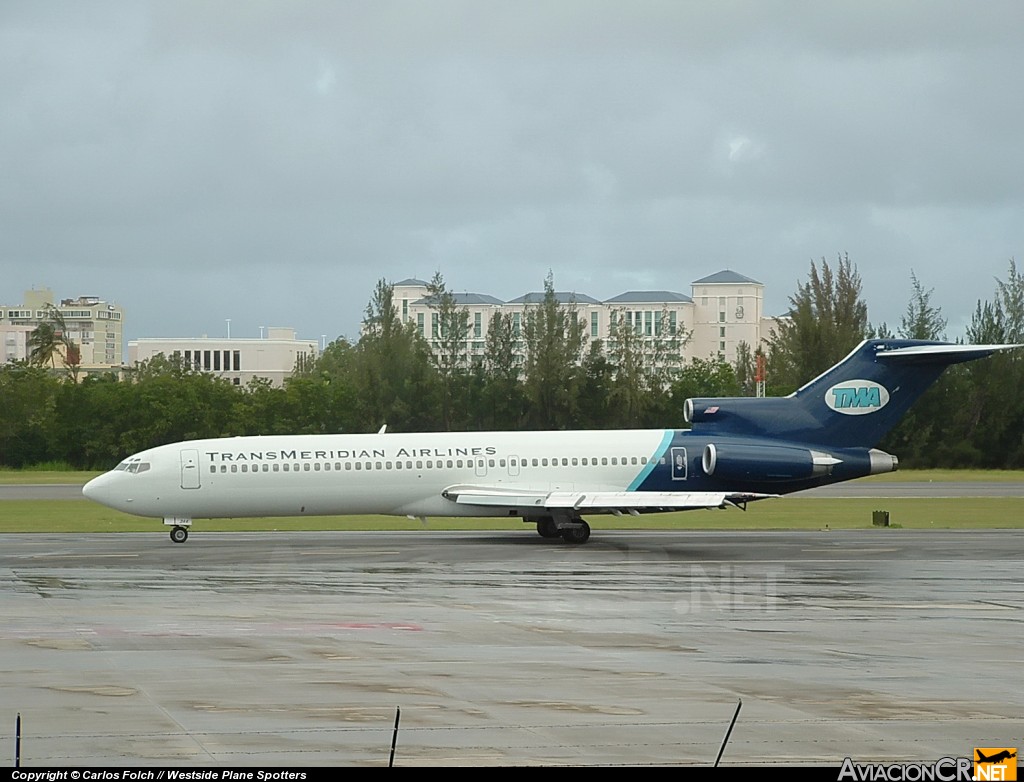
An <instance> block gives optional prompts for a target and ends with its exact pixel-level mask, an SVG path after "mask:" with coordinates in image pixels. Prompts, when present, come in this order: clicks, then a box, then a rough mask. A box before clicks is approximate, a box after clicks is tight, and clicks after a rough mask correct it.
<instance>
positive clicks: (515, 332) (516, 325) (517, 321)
mask: <svg viewBox="0 0 1024 782" xmlns="http://www.w3.org/2000/svg"><path fill="white" fill-rule="evenodd" d="M522 325H523V314H522V313H521V312H513V313H512V336H513V337H515V338H516V339H519V331H520V329H521V328H522Z"/></svg>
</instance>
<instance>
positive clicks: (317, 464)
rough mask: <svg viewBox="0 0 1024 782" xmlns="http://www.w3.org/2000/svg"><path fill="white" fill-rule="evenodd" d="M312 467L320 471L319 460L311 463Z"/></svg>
mask: <svg viewBox="0 0 1024 782" xmlns="http://www.w3.org/2000/svg"><path fill="white" fill-rule="evenodd" d="M313 469H314V470H316V471H317V472H320V462H316V463H315V464H314V465H313Z"/></svg>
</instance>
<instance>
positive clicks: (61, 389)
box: [0, 256, 1024, 469]
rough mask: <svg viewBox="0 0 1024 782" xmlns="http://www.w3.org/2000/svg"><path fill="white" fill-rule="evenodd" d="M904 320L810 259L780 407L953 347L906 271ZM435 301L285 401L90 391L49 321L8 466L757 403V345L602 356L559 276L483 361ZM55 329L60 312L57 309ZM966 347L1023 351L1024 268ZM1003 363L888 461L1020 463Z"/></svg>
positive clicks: (947, 378)
mask: <svg viewBox="0 0 1024 782" xmlns="http://www.w3.org/2000/svg"><path fill="white" fill-rule="evenodd" d="M910 283H911V294H910V299H909V301H908V304H907V308H906V312H905V314H904V315H903V317H902V318H901V320H900V323H899V324H898V326H897V327H896V329H895V331H892V330H891V329H890V327H889V326H888V325H887V324H885V323H881V324H877V325H872V324H871V323H869V321H868V317H867V312H868V310H867V305H866V303H865V302H864V300H863V296H862V291H861V281H860V277H859V275H858V273H857V269H856V267H855V266H854V265H853V264H852V262H851V261H850V259H849V258H848V257H846V256H840V257H839V258H838V260H837V262H836V263H834V264H829V263H828V262H827V261H826V260H825V259H822V260H821V261H820V263H814V262H812V263H811V266H810V272H809V274H808V278H807V280H806V281H805V282H803V283H799V284H798V286H797V290H796V291H795V292H794V293H793V294H792V295H791V296H790V299H789V304H790V306H789V311H788V313H787V315H786V316H785V317H784V318H782V319H781V320H780V322H779V327H778V330H777V331H776V333H775V334H774V335H773V337H772V338H771V339H770V340H769V341H768V343H767V345H766V347H765V348H764V350H763V352H764V363H765V365H766V366H767V373H768V393H769V394H773V395H784V394H787V393H790V392H791V391H793V390H795V389H796V388H797V387H799V386H800V385H802V384H803V383H804V382H806V381H808V380H810V379H811V378H813V377H815V376H817V375H818V374H820V373H821V372H822V371H824V370H825V369H827V368H828V367H829V366H831V365H832V364H834V363H836V362H837V361H839V360H840V359H842V358H843V357H844V356H845V355H846V354H847V353H849V352H850V350H852V349H853V347H855V346H856V345H857V343H859V342H860V341H861V340H862V339H864V338H866V337H872V336H882V337H888V336H899V337H907V338H914V339H945V338H946V334H945V329H946V320H945V318H944V317H943V316H942V312H941V309H940V308H939V307H937V306H935V305H934V304H933V303H932V299H931V296H932V292H931V290H929V289H926V288H925V287H924V285H923V284H921V282H920V281H919V280H918V279H917V277H916V276H915V275H913V274H911V280H910ZM428 295H429V296H430V297H431V299H432V307H433V310H434V312H435V313H436V321H437V325H438V328H437V329H436V330H434V331H435V334H436V335H437V336H436V341H435V344H434V345H430V344H428V343H427V342H426V340H424V338H423V337H422V336H421V335H420V333H419V330H418V329H417V327H416V325H415V324H413V323H409V322H404V321H402V319H401V318H400V317H399V315H398V312H397V309H396V308H395V307H394V301H393V297H392V288H391V286H390V284H388V283H387V282H386V281H384V280H381V281H380V282H378V284H377V285H376V287H375V289H374V291H373V295H372V297H371V299H370V301H369V303H368V305H367V307H366V311H365V313H364V317H363V330H362V334H361V335H360V337H359V339H358V340H356V341H349V340H346V339H344V338H339V339H336V340H335V341H334V342H332V343H330V344H329V345H328V346H327V347H326V349H325V350H324V351H323V352H322V353H321V355H320V356H319V357H317V358H316V359H315V360H313V361H303V362H301V363H300V365H298V366H297V367H296V372H295V373H294V375H293V376H292V377H291V378H289V379H288V380H287V381H286V382H285V383H284V385H283V386H282V387H273V386H271V384H270V383H269V381H266V380H261V379H254V380H252V381H250V382H249V383H248V384H247V385H245V386H241V387H239V386H235V385H233V384H231V383H230V382H229V381H227V380H225V379H224V378H221V377H218V376H216V375H212V374H209V373H204V372H200V371H196V370H195V369H194V368H192V367H191V366H187V365H186V364H185V363H184V361H183V360H182V359H181V358H180V357H179V356H177V355H172V356H170V357H167V356H158V357H156V358H154V359H152V360H150V361H147V362H144V363H141V364H139V365H137V366H135V367H132V368H131V369H129V370H127V371H126V372H125V373H124V375H123V377H117V376H114V375H89V376H86V377H84V378H78V377H77V375H78V374H79V373H78V367H77V362H76V361H74V359H75V358H76V357H77V356H76V353H75V350H74V346H73V345H72V346H70V348H71V349H70V357H71V359H72V361H64V368H63V369H61V368H58V367H57V362H56V360H55V355H57V354H59V355H61V356H64V357H67V356H68V355H69V350H68V349H69V346H68V345H67V344H66V341H64V340H63V337H62V334H63V333H64V331H63V330H62V329H61V327H60V326H61V324H59V323H57V322H54V321H53V320H51V321H48V322H47V323H44V324H41V325H40V327H39V329H38V330H37V333H36V334H33V339H32V348H33V349H32V353H31V359H30V360H29V361H27V362H21V363H11V364H6V365H4V366H2V367H0V400H2V402H3V403H2V405H0V466H4V467H24V466H30V465H36V464H63V465H68V466H70V467H73V468H78V469H107V468H109V467H111V466H113V465H114V464H116V463H117V462H118V461H119V460H120V459H122V458H123V457H124V456H126V455H127V454H131V453H134V452H137V451H141V450H144V449H146V448H150V447H154V446H157V445H162V444H164V443H168V442H175V441H179V440H191V439H198V438H204V437H223V436H235V435H256V434H265V435H268V434H290V433H334V432H372V431H377V430H378V429H379V428H380V427H381V426H382V425H383V424H387V425H388V429H389V430H390V431H406V432H411V431H436V430H450V431H459V430H461V431H467V430H501V429H513V430H518V429H616V428H647V427H651V428H682V427H684V426H685V424H684V422H683V416H682V409H683V402H684V400H685V399H687V398H688V397H692V396H701V397H708V396H743V395H752V394H753V393H754V387H755V379H754V374H755V373H754V366H755V363H756V354H757V353H758V352H761V348H760V347H758V346H747V345H742V346H741V347H740V350H739V351H738V356H737V360H736V361H735V362H734V363H729V362H726V361H725V360H723V359H720V358H692V359H689V360H687V361H685V362H682V360H681V359H680V356H681V355H682V353H683V348H684V346H685V343H686V339H687V334H686V333H685V331H684V330H682V329H675V328H670V327H669V325H668V323H667V322H666V323H663V324H660V325H659V328H658V336H657V337H654V338H651V337H646V336H642V335H640V334H639V333H638V332H637V331H636V330H635V329H634V328H633V327H632V326H631V325H630V324H629V323H628V322H626V321H624V320H622V319H619V318H616V319H614V320H613V323H612V328H611V332H610V337H609V340H608V344H602V343H601V342H600V341H599V340H588V339H587V337H586V332H585V328H584V324H583V323H582V322H581V321H580V319H579V318H578V317H577V314H576V311H575V308H574V307H573V305H572V304H571V302H569V303H566V302H560V301H559V300H558V298H557V297H556V295H555V292H554V285H553V281H552V279H551V276H550V275H549V276H548V279H547V280H545V284H544V296H543V300H542V301H541V302H540V303H539V304H537V305H536V306H534V307H531V308H529V309H528V311H527V312H526V314H525V315H524V316H523V318H522V321H521V322H519V323H518V324H517V323H514V322H513V319H512V316H511V315H508V314H500V315H496V316H495V318H494V320H492V322H491V324H490V327H489V329H488V333H487V336H486V342H485V345H484V351H483V353H482V355H480V356H479V357H478V358H477V359H476V360H470V358H469V357H468V356H467V354H466V342H467V339H468V335H469V322H468V313H467V311H466V310H465V309H464V308H461V307H459V306H458V304H457V302H456V299H455V297H454V295H453V294H452V293H451V292H450V291H448V289H447V287H446V286H445V284H444V280H443V278H442V277H441V275H440V274H436V275H435V276H434V278H433V280H432V281H431V283H430V286H429V292H428ZM57 314H58V315H59V313H57ZM965 336H966V341H967V342H971V343H1007V342H1015V343H1020V342H1024V279H1022V276H1021V275H1020V274H1019V273H1018V271H1017V268H1016V265H1015V263H1014V262H1013V261H1011V262H1010V265H1009V274H1008V276H1007V278H1006V280H996V288H995V292H994V295H993V297H992V298H991V299H990V300H988V301H984V302H981V301H979V302H978V304H977V307H976V309H975V312H974V315H973V318H972V321H971V325H970V326H969V328H968V330H967V334H966V335H965ZM1021 352H1022V351H1010V352H1007V353H1002V354H998V355H996V356H993V357H992V358H990V359H987V360H985V361H983V362H976V363H971V364H966V365H960V366H956V367H953V368H951V369H950V370H947V372H946V373H945V374H944V375H943V377H942V378H941V379H940V381H939V382H938V383H937V384H936V385H935V386H934V387H933V388H932V389H930V390H929V391H928V392H927V393H926V394H925V395H924V396H923V397H922V398H921V399H920V400H919V401H918V403H917V404H916V405H915V406H914V408H913V409H912V410H911V412H910V414H909V415H908V416H907V417H906V418H905V419H904V421H903V422H902V423H901V424H900V425H899V426H898V427H897V429H895V430H894V431H893V432H892V433H890V435H889V436H888V438H887V439H886V441H885V442H883V443H882V444H881V447H882V448H884V449H886V450H889V451H891V452H893V453H895V454H897V455H898V456H900V459H901V462H902V463H903V464H904V465H905V466H920V467H928V466H945V467H988V468H996V467H1000V468H1016V467H1024V395H1022V394H1021V393H1020V392H1019V389H1020V388H1021V387H1022V385H1024V356H1022V355H1020V353H1021Z"/></svg>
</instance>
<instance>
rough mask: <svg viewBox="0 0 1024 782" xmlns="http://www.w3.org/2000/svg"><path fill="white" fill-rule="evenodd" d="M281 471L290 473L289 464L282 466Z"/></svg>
mask: <svg viewBox="0 0 1024 782" xmlns="http://www.w3.org/2000/svg"><path fill="white" fill-rule="evenodd" d="M281 469H282V470H284V471H285V472H288V471H289V470H290V469H291V467H290V466H289V465H288V464H282V465H281Z"/></svg>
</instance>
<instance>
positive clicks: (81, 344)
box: [0, 288, 124, 373]
mask: <svg viewBox="0 0 1024 782" xmlns="http://www.w3.org/2000/svg"><path fill="white" fill-rule="evenodd" d="M49 305H53V306H55V307H56V308H57V310H58V311H59V312H60V314H61V317H62V318H63V319H64V324H65V325H66V326H67V336H68V338H69V339H70V340H71V341H72V342H74V343H75V344H76V345H78V348H79V351H80V354H81V355H80V368H81V370H82V372H83V373H88V372H97V371H110V370H119V369H120V368H121V362H122V360H123V356H124V311H123V310H122V309H121V308H120V307H119V306H117V305H116V304H110V303H108V302H106V301H103V300H102V299H100V298H98V297H96V296H79V297H78V298H76V299H61V301H60V303H59V304H58V303H57V300H56V299H55V298H54V296H53V291H51V290H50V289H48V288H38V289H33V290H30V291H26V292H25V296H24V301H23V302H22V303H21V304H0V335H2V339H3V345H4V351H5V352H4V361H11V360H19V359H27V358H28V354H29V352H30V349H29V348H28V339H29V336H26V334H27V335H31V333H32V331H34V330H35V329H36V327H37V326H38V325H39V324H40V323H42V322H43V321H44V320H45V319H46V317H47V311H46V310H47V307H48V306H49ZM26 330H27V331H26Z"/></svg>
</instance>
